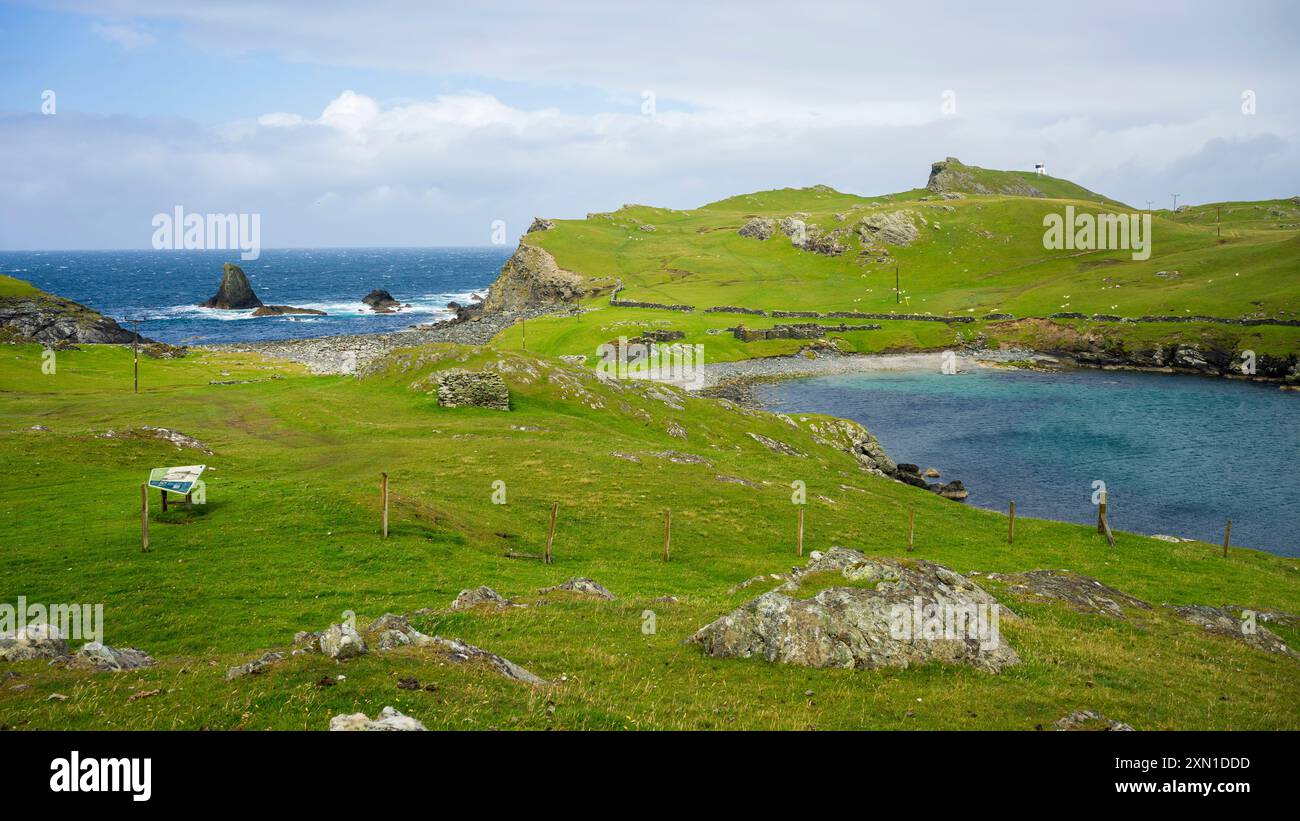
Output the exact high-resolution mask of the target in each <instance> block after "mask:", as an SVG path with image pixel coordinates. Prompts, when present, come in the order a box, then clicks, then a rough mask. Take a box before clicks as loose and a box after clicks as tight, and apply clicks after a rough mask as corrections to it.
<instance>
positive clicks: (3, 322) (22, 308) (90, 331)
mask: <svg viewBox="0 0 1300 821" xmlns="http://www.w3.org/2000/svg"><path fill="white" fill-rule="evenodd" d="M0 329H7V330H9V331H10V332H12V333H13V334H15V335H16V336H17V337H19V339H20V340H26V339H30V340H32V341H34V342H41V343H44V344H46V345H55V346H62V345H74V344H81V343H86V344H119V345H121V344H129V343H130V342H132V341H133V340H135V339H136V338H137V337H136V335H135V334H134V333H132V332H131V331H128V330H126V329H125V328H123V327H122V326H120V325H118V324H117V323H116V322H114V321H113V320H111V319H109V318H108V317H106V316H103V315H101V314H99V313H98V312H96V311H92V310H91V309H90V308H87V307H86V306H85V305H82V304H80V303H77V302H73V301H72V300H70V299H63V298H62V297H57V296H53V295H51V294H44V293H37V294H34V295H31V296H22V297H8V298H0ZM139 340H140V342H142V343H149V342H152V340H149V339H145V338H144V337H139Z"/></svg>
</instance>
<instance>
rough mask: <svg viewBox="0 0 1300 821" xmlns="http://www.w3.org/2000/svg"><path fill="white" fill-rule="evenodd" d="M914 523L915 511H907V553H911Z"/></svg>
mask: <svg viewBox="0 0 1300 821" xmlns="http://www.w3.org/2000/svg"><path fill="white" fill-rule="evenodd" d="M915 521H916V511H915V510H908V511H907V552H908V553H911V552H912V545H913V541H912V537H913V534H914V532H915V528H914V527H913V525H914V524H915Z"/></svg>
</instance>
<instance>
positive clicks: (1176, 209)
mask: <svg viewBox="0 0 1300 821" xmlns="http://www.w3.org/2000/svg"><path fill="white" fill-rule="evenodd" d="M1169 196H1171V197H1173V198H1174V213H1178V195H1177V194H1170V195H1169Z"/></svg>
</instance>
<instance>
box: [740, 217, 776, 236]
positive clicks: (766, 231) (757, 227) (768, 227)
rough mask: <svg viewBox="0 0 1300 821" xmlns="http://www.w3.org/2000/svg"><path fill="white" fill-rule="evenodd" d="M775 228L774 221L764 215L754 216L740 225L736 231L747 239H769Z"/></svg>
mask: <svg viewBox="0 0 1300 821" xmlns="http://www.w3.org/2000/svg"><path fill="white" fill-rule="evenodd" d="M775 230H776V223H774V222H772V220H770V219H767V218H766V217H754V218H753V219H751V220H749V221H748V222H746V223H745V224H744V225H742V226H741V227H740V230H739V231H737V232H736V233H738V234H740V235H741V236H742V237H748V238H749V239H758V240H764V239H771V237H772V233H773V232H774V231H775Z"/></svg>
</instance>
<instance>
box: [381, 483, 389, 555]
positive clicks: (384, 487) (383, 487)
mask: <svg viewBox="0 0 1300 821" xmlns="http://www.w3.org/2000/svg"><path fill="white" fill-rule="evenodd" d="M379 475H380V476H381V477H382V478H381V480H380V495H381V496H382V497H383V502H384V520H383V528H384V536H383V537H384V538H385V539H387V538H388V474H387V473H381V474H379Z"/></svg>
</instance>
